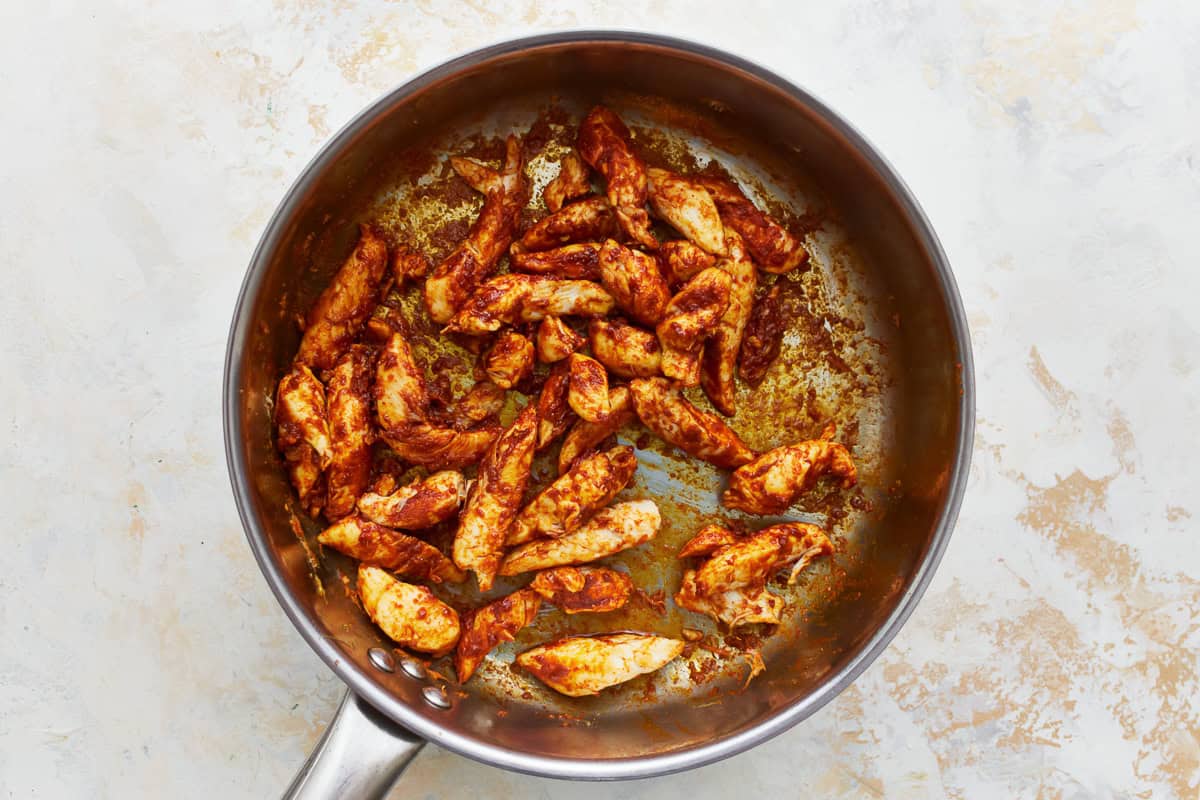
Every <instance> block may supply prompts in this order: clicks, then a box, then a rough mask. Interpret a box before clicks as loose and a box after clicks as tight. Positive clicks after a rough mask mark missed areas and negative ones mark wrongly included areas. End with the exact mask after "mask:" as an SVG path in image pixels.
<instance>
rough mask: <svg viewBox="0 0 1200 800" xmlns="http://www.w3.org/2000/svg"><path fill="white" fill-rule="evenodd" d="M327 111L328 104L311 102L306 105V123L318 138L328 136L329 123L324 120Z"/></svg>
mask: <svg viewBox="0 0 1200 800" xmlns="http://www.w3.org/2000/svg"><path fill="white" fill-rule="evenodd" d="M328 111H329V107H328V106H318V105H312V104H309V106H308V124H309V127H311V128H312V129H313V134H315V135H316V136H317V138H319V139H324V138H325V137H327V136H329V123H328V122H327V121H326V120H325V114H326V113H327V112H328Z"/></svg>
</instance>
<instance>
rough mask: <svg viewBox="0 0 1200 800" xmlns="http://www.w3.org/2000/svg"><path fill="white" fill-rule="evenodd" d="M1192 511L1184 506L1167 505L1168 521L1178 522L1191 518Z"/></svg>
mask: <svg viewBox="0 0 1200 800" xmlns="http://www.w3.org/2000/svg"><path fill="white" fill-rule="evenodd" d="M1191 518H1192V512H1190V511H1188V510H1187V509H1186V508H1184V507H1183V506H1167V521H1168V522H1178V521H1179V520H1181V519H1191Z"/></svg>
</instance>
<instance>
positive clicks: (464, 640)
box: [454, 589, 542, 683]
mask: <svg viewBox="0 0 1200 800" xmlns="http://www.w3.org/2000/svg"><path fill="white" fill-rule="evenodd" d="M541 607H542V598H541V597H539V596H538V594H537V592H534V591H532V590H530V589H521V590H519V591H516V592H513V593H512V594H510V595H505V596H504V597H501V598H500V599H499V600H497V601H495V602H494V603H488V604H487V605H486V606H483V607H482V608H477V609H475V610H474V611H471V612H469V613H468V614H467V619H466V622H465V624H464V625H463V634H462V637H461V638H460V639H459V640H458V649H457V650H456V651H455V652H454V671H455V672H456V673H458V682H459V683H466V682H467V681H469V680H470V679H471V676H472V675H474V674H475V670H476V669H478V668H479V665H480V664H481V663H482V662H483V659H484V658H485V657H486V656H487V654H488V653H490V652H492V650H493V649H495V647H496V645H498V644H500V643H502V642H511V641H512V640H513V639H514V638H515V637H516V635H517V631H519V630H521V628H524V627H525V626H526V625H528V624H529V623H531V622H533V620H534V618H535V617H537V613H538V609H539V608H541Z"/></svg>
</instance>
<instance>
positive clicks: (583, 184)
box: [542, 150, 592, 211]
mask: <svg viewBox="0 0 1200 800" xmlns="http://www.w3.org/2000/svg"><path fill="white" fill-rule="evenodd" d="M591 191H592V184H591V181H590V179H589V176H588V167H587V164H585V163H583V159H582V158H580V157H579V154H578V153H576V152H575V151H574V150H572V151H571V152H569V153H567V154H566V155H565V156H563V157H562V160H560V161H559V162H558V175H557V176H556V177H555V178H554V179H553V180H552V181H550V182H549V183H547V184H546V188H545V189H543V190H542V199H543V200H545V201H546V208H548V209H550V210H551V211H558V210H559V209H560V208H562V207H563V203H565V202H567V201H568V200H574V199H575V198H576V197H583V196H584V195H585V194H588V193H589V192H591Z"/></svg>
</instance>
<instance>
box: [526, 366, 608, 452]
mask: <svg viewBox="0 0 1200 800" xmlns="http://www.w3.org/2000/svg"><path fill="white" fill-rule="evenodd" d="M570 389H571V370H570V367H569V366H568V365H567V363H566V362H565V361H562V362H559V363H558V364H555V365H554V368H553V369H551V370H550V375H549V376H548V377H547V378H546V382H545V383H543V384H542V393H541V394H540V395H538V439H537V449H538V450H544V449H546V448H547V447H549V446H550V444H551V443H552V442H553V441H554V440H555V439H557V438H558V437H559V436H562V435H563V434H564V433H566V431H567V428H570V427H571V424H572V423H573V422H575V420H576V419H577V417H576V416H575V412H574V411H572V410H571V406H570V405H568V403H567V392H569V391H570ZM611 402H612V398H611V397H610V398H609V403H610V405H611Z"/></svg>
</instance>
